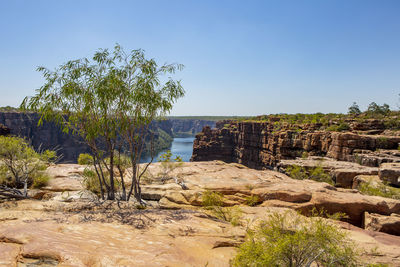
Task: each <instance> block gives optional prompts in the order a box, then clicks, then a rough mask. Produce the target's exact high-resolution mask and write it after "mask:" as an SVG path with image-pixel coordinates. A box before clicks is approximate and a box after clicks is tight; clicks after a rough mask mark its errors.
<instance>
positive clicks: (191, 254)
mask: <svg viewBox="0 0 400 267" xmlns="http://www.w3.org/2000/svg"><path fill="white" fill-rule="evenodd" d="M83 170H84V166H79V165H75V164H59V165H53V166H51V167H50V168H49V169H48V173H49V174H50V175H51V176H53V178H52V180H50V183H49V185H48V186H47V187H46V188H44V189H42V190H36V191H33V190H32V192H31V193H30V194H31V195H32V196H35V197H36V199H38V200H34V199H29V200H22V201H17V202H11V201H10V202H4V203H0V266H36V265H38V266H41V265H40V264H42V265H43V266H148V265H149V263H151V265H152V266H205V265H209V266H230V260H231V259H232V258H233V257H234V256H235V254H236V251H237V250H236V247H237V246H238V245H240V244H241V243H242V242H243V241H244V237H245V234H246V227H252V226H254V225H257V224H258V223H259V222H260V221H261V220H265V219H267V218H268V216H269V215H270V214H271V213H288V212H291V213H293V214H294V213H295V211H294V210H297V211H301V212H302V213H303V214H305V215H307V213H309V212H311V211H312V209H313V208H317V209H322V208H324V209H325V210H326V211H327V212H328V213H333V212H338V211H341V212H346V213H347V215H348V216H349V218H348V222H350V223H351V224H349V223H347V222H339V221H333V220H331V221H330V222H331V223H334V224H336V225H337V226H338V227H340V228H342V230H343V231H344V232H345V234H346V236H347V237H348V238H350V239H351V240H352V241H354V242H355V243H356V245H357V246H358V247H362V248H363V253H362V255H361V257H362V260H363V261H364V262H368V263H382V264H390V265H393V266H399V265H400V236H396V235H389V234H387V233H385V232H388V231H392V230H393V229H397V225H398V216H399V215H398V214H400V201H399V200H392V199H387V198H382V197H372V196H365V195H361V194H360V193H358V192H357V191H355V190H348V189H336V188H335V187H332V186H330V185H328V184H326V183H318V182H315V181H309V180H294V179H291V178H289V177H288V176H286V175H284V174H282V173H279V172H276V171H270V170H254V169H249V168H247V167H245V166H243V165H241V164H237V163H231V164H227V163H223V162H221V161H213V162H192V163H183V165H182V166H180V167H179V168H175V169H174V170H173V171H172V172H171V173H170V175H172V176H175V177H177V178H179V179H183V180H184V182H185V184H186V185H187V187H188V189H187V190H184V189H182V188H181V186H178V185H177V184H176V183H175V182H174V181H173V179H171V180H169V181H166V182H162V181H161V180H160V179H158V178H157V177H158V174H159V173H160V171H161V170H162V166H161V164H160V163H156V164H152V165H151V166H150V167H149V170H148V171H149V173H148V177H152V179H153V180H152V181H148V183H147V184H145V185H144V186H143V188H142V192H143V197H144V198H145V199H147V200H148V204H149V206H148V208H147V209H144V210H143V209H137V208H136V207H135V203H132V202H129V203H125V202H119V203H117V202H110V201H105V202H102V203H101V202H96V201H93V199H90V194H88V193H87V191H85V190H83V188H82V172H83ZM206 190H211V191H216V192H219V193H221V194H222V195H223V196H224V205H225V206H232V205H239V206H240V209H241V211H242V214H241V220H242V221H243V222H244V224H243V225H238V226H233V225H231V224H230V223H227V222H225V221H222V220H219V219H217V218H216V217H214V216H212V215H211V214H209V213H207V212H206V211H205V210H204V209H202V208H201V205H202V195H203V193H204V192H205V191H206ZM250 196H252V197H257V198H258V199H259V201H258V202H257V205H256V206H249V205H247V204H246V203H247V200H248V198H249V197H250ZM371 217H373V218H372V219H369V218H371ZM246 222H247V224H246ZM354 225H357V226H364V227H365V228H366V229H362V228H359V227H356V226H354ZM391 233H393V234H396V232H391ZM377 248H378V249H377ZM45 264H46V265H45Z"/></svg>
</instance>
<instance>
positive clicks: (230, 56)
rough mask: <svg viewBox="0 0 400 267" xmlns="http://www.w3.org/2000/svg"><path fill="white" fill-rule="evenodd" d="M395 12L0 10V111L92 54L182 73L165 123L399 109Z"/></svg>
mask: <svg viewBox="0 0 400 267" xmlns="http://www.w3.org/2000/svg"><path fill="white" fill-rule="evenodd" d="M399 14H400V1H397V0H394V1H388V0H376V1H369V0H359V1H351V0H335V1H330V0H315V1H307V0H304V1H298V0H293V1H285V0H275V1H267V0H265V1H251V0H249V1H219V0H218V1H215V0H214V1H213V0H211V1H204V0H202V1H195V0H193V1H190V0H181V1H171V0H168V1H166V0H165V1H162V0H160V1H151V0H149V1H143V0H142V1H115V0H113V1H111V0H110V1H99V0H97V1H84V0H81V1H72V0H68V1H67V0H65V1H54V0H52V1H41V0H35V1H31V0H26V1H19V0H8V1H7V0H1V1H0V26H1V27H0V38H1V42H0V94H1V97H0V106H6V105H11V106H17V105H19V103H20V102H21V101H22V99H23V98H24V97H25V96H26V95H33V93H34V90H35V89H36V88H38V87H40V86H41V85H42V83H43V80H42V78H41V75H40V73H38V72H36V70H35V69H36V67H37V66H39V65H41V66H45V67H48V68H54V67H56V66H58V65H59V64H61V63H64V62H66V61H67V60H70V59H77V58H81V57H89V56H91V55H92V54H93V52H94V51H95V50H96V49H98V48H112V47H113V46H114V44H115V43H116V42H118V43H120V44H121V45H122V46H123V47H124V48H125V49H129V50H130V49H137V48H142V49H144V50H145V51H146V55H147V56H148V57H153V58H155V59H157V60H158V61H159V62H160V63H164V62H169V63H172V62H178V63H182V64H184V65H185V69H184V71H182V72H181V73H179V75H177V78H180V79H182V82H183V85H184V88H185V90H186V92H187V93H186V96H185V97H184V98H182V99H180V100H179V102H178V103H177V104H176V105H175V107H174V109H173V112H172V114H171V115H259V114H268V113H281V112H284V113H297V112H302V113H314V112H346V111H347V107H348V106H350V105H351V104H352V102H353V101H356V102H358V103H359V105H360V107H361V108H362V109H365V108H366V106H367V105H368V104H369V103H370V102H372V101H375V102H377V103H378V104H383V103H384V102H386V103H388V104H389V105H390V106H391V107H392V108H397V106H396V104H397V103H398V97H397V95H398V93H400V15H399Z"/></svg>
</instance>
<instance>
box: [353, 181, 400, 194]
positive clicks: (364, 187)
mask: <svg viewBox="0 0 400 267" xmlns="http://www.w3.org/2000/svg"><path fill="white" fill-rule="evenodd" d="M357 189H358V190H359V191H360V192H361V193H362V194H365V195H370V196H380V197H387V198H393V199H400V189H399V188H395V187H391V186H388V185H386V184H384V183H377V184H376V185H373V183H372V181H371V180H369V181H367V182H362V183H360V184H359V185H358V188H357Z"/></svg>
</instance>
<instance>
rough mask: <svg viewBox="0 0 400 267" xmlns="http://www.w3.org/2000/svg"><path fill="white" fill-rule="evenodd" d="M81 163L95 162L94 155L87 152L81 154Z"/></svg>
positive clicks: (90, 163)
mask: <svg viewBox="0 0 400 267" xmlns="http://www.w3.org/2000/svg"><path fill="white" fill-rule="evenodd" d="M78 164H79V165H92V164H93V156H92V155H90V154H87V153H82V154H79V157H78Z"/></svg>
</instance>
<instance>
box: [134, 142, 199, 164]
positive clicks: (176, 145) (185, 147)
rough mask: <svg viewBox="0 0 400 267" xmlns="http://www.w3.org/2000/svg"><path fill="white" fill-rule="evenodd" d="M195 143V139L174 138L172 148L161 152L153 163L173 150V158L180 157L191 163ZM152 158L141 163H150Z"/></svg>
mask: <svg viewBox="0 0 400 267" xmlns="http://www.w3.org/2000/svg"><path fill="white" fill-rule="evenodd" d="M193 141H194V137H185V138H174V140H173V141H172V144H171V147H170V148H169V149H166V150H163V151H161V152H159V153H158V154H157V155H156V156H155V157H154V160H153V162H156V161H157V160H158V158H159V157H160V155H161V154H163V153H165V152H166V151H167V150H171V153H172V158H175V157H176V156H180V157H181V158H182V161H184V162H189V161H190V158H191V157H192V152H193ZM150 159H151V158H150V157H145V158H143V159H142V160H141V161H140V162H142V163H143V162H149V161H150Z"/></svg>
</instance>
